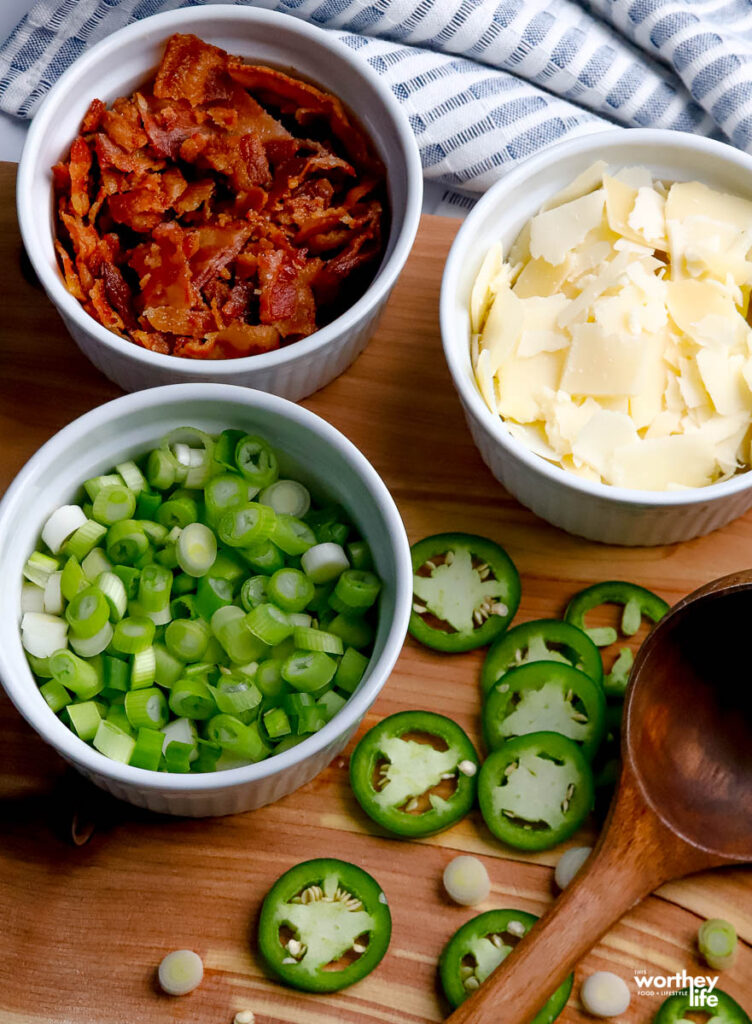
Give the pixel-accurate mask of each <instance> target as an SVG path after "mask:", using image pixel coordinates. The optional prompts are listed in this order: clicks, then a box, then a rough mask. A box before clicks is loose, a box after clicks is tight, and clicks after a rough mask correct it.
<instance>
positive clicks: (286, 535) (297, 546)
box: [271, 513, 316, 582]
mask: <svg viewBox="0 0 752 1024" xmlns="http://www.w3.org/2000/svg"><path fill="white" fill-rule="evenodd" d="M271 539H272V541H273V542H274V543H275V544H276V545H277V547H278V548H280V549H281V550H282V551H284V553H285V554H286V555H303V554H304V553H305V552H307V551H308V550H309V549H310V548H313V547H314V546H315V544H316V534H315V533H314V532H313V530H312V529H311V527H310V526H309V525H308V524H307V523H304V522H303V520H302V519H296V517H295V516H288V515H285V514H284V513H283V514H282V515H278V516H277V518H276V519H275V521H274V529H273V530H272V535H271ZM303 568H304V569H305V566H303ZM306 571H307V570H306ZM308 575H309V576H310V573H308ZM314 582H315V580H314Z"/></svg>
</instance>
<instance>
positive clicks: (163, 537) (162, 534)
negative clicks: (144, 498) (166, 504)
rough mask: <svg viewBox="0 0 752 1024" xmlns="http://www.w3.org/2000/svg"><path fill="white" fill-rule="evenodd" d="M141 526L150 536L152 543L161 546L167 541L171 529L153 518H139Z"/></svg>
mask: <svg viewBox="0 0 752 1024" xmlns="http://www.w3.org/2000/svg"><path fill="white" fill-rule="evenodd" d="M138 522H140V523H141V527H142V529H143V531H144V533H145V534H146V536H147V537H148V538H149V540H150V541H151V543H152V544H155V545H156V546H157V547H160V546H161V545H162V544H166V543H167V537H168V536H169V532H170V531H169V530H168V529H167V527H166V526H162V524H161V523H155V522H154V521H153V520H151V519H139V520H138Z"/></svg>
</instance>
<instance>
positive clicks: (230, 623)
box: [211, 605, 269, 665]
mask: <svg viewBox="0 0 752 1024" xmlns="http://www.w3.org/2000/svg"><path fill="white" fill-rule="evenodd" d="M211 629H212V633H213V634H214V636H215V637H216V638H217V640H219V642H220V644H221V645H222V647H223V648H224V650H225V651H226V652H227V655H228V656H229V658H230V660H231V661H234V662H236V663H237V664H238V665H245V664H247V663H248V662H249V661H256V660H257V659H258V657H259V656H260V655H262V654H265V653H266V652H267V651H268V649H269V648H268V646H267V645H266V644H265V643H264V642H263V641H262V640H260V639H259V638H258V637H257V636H254V634H253V633H252V632H251V631H250V629H249V628H248V623H247V621H246V616H245V613H244V612H243V610H242V608H238V607H237V605H226V606H225V607H224V608H218V609H217V611H216V612H215V613H214V614H213V615H212V619H211Z"/></svg>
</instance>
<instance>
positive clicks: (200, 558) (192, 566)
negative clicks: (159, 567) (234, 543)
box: [177, 523, 217, 576]
mask: <svg viewBox="0 0 752 1024" xmlns="http://www.w3.org/2000/svg"><path fill="white" fill-rule="evenodd" d="M216 557H217V538H216V537H215V536H214V534H213V533H212V531H211V530H210V529H209V527H208V526H204V525H203V523H189V525H188V526H186V527H185V528H184V529H183V531H182V533H181V534H180V536H179V537H178V543H177V559H178V565H179V566H180V568H181V569H182V570H183V572H185V573H188V575H189V576H205V575H206V573H207V572H208V571H209V570H210V569H211V567H212V565H214V560H215V559H216Z"/></svg>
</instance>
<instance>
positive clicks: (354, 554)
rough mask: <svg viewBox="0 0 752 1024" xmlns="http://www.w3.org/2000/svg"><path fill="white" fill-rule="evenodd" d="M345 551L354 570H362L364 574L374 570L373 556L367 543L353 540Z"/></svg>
mask: <svg viewBox="0 0 752 1024" xmlns="http://www.w3.org/2000/svg"><path fill="white" fill-rule="evenodd" d="M345 551H346V552H347V557H348V558H349V560H350V565H351V566H352V567H353V569H360V570H361V571H362V572H369V571H371V570H372V569H373V555H372V554H371V549H370V547H369V546H368V544H367V542H366V541H364V540H353V541H351V542H350V543H349V544H348V545H347V546H346V547H345Z"/></svg>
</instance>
